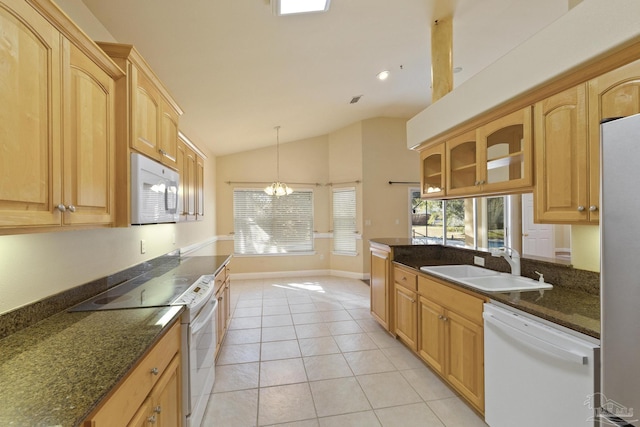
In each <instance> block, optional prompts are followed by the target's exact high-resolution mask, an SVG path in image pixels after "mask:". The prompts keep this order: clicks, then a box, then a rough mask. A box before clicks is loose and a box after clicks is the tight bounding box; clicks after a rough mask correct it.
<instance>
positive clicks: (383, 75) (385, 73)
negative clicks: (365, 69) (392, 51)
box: [376, 70, 390, 80]
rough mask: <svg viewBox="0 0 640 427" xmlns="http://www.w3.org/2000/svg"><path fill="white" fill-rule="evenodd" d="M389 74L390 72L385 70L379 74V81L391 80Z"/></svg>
mask: <svg viewBox="0 0 640 427" xmlns="http://www.w3.org/2000/svg"><path fill="white" fill-rule="evenodd" d="M389 74H390V73H389V70H384V71H381V72H379V73H378V75H377V76H376V77H378V80H387V79H388V78H389Z"/></svg>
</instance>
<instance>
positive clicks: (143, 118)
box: [130, 67, 161, 160]
mask: <svg viewBox="0 0 640 427" xmlns="http://www.w3.org/2000/svg"><path fill="white" fill-rule="evenodd" d="M130 76H131V80H132V81H133V82H135V87H134V89H133V91H134V94H133V97H132V101H133V105H132V107H131V108H132V114H133V120H132V122H133V123H132V124H133V135H134V136H133V138H132V139H131V148H133V149H134V150H136V151H138V152H140V153H142V154H145V155H147V156H148V157H151V158H152V159H158V160H159V159H160V155H159V151H158V150H159V149H160V132H159V130H160V127H159V126H160V114H161V112H160V111H161V110H160V108H161V107H160V102H161V101H160V92H158V89H157V88H156V87H155V85H154V84H153V83H152V82H151V80H149V78H148V77H147V76H146V75H145V74H144V72H142V71H141V70H139V69H137V68H135V67H132V68H131V71H130Z"/></svg>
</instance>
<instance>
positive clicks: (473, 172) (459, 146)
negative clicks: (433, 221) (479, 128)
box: [445, 130, 481, 196]
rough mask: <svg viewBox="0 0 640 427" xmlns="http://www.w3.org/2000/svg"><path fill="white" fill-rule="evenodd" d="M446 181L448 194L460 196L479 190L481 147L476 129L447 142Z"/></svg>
mask: <svg viewBox="0 0 640 427" xmlns="http://www.w3.org/2000/svg"><path fill="white" fill-rule="evenodd" d="M446 148H447V151H446V155H445V158H446V183H447V192H446V194H447V195H448V196H460V195H467V194H473V193H475V192H478V191H479V189H478V185H479V180H478V175H479V174H481V172H480V170H481V168H480V167H479V163H478V162H479V161H480V154H479V151H480V148H479V147H478V143H477V141H476V131H475V130H473V131H470V132H466V133H464V134H462V135H459V136H457V137H455V138H452V139H450V140H448V141H447V143H446Z"/></svg>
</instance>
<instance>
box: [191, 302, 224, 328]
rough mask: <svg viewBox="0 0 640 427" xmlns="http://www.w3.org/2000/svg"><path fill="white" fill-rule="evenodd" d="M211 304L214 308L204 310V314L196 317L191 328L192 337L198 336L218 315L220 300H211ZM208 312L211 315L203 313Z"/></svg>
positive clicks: (201, 313)
mask: <svg viewBox="0 0 640 427" xmlns="http://www.w3.org/2000/svg"><path fill="white" fill-rule="evenodd" d="M209 304H211V305H212V306H213V308H204V309H203V310H202V312H200V313H199V314H198V315H197V316H196V321H195V322H193V324H192V326H191V335H195V334H197V333H198V332H199V331H200V329H202V328H203V327H205V326H206V325H207V324H208V323H209V322H211V319H212V318H213V316H214V315H215V314H216V311H217V309H218V299H217V298H211V301H210V302H209ZM207 310H209V313H207V314H205V313H203V312H205V311H207ZM203 314H205V315H204V316H203Z"/></svg>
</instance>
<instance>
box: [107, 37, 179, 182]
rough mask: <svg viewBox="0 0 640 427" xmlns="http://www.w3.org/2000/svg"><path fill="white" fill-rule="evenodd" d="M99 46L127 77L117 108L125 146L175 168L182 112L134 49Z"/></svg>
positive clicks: (176, 166)
mask: <svg viewBox="0 0 640 427" xmlns="http://www.w3.org/2000/svg"><path fill="white" fill-rule="evenodd" d="M98 46H100V47H101V48H102V49H103V50H104V51H105V52H106V53H107V55H109V56H110V57H111V58H112V59H113V60H114V61H115V62H116V63H117V64H118V65H119V66H120V67H121V68H122V69H123V70H125V72H126V74H127V75H126V79H124V81H123V82H121V83H120V84H119V85H118V86H117V91H118V93H117V95H118V101H117V107H116V108H117V111H118V112H117V114H118V120H119V123H120V128H121V129H120V135H121V137H122V138H124V141H127V143H126V145H127V146H129V147H130V148H131V149H133V150H135V151H138V152H140V153H142V154H144V155H146V156H147V157H149V158H152V159H154V160H156V161H158V162H160V163H162V164H165V165H167V166H169V167H171V168H174V169H178V163H177V158H178V125H179V118H180V116H181V115H182V110H181V109H180V107H179V106H178V104H177V103H176V102H175V101H174V100H173V98H172V97H171V95H170V94H169V92H168V91H167V89H166V88H165V87H164V85H163V84H162V82H161V81H160V79H158V77H157V76H156V75H155V73H154V72H153V70H152V69H151V67H150V66H149V64H147V62H146V61H145V60H144V58H143V57H142V56H141V55H140V53H139V52H138V51H137V50H136V49H135V48H134V47H133V46H131V45H126V44H116V43H104V42H98ZM128 100H130V102H128ZM122 151H126V150H122ZM126 155H127V156H128V153H126ZM126 166H128V164H127V165H126ZM127 170H128V169H127Z"/></svg>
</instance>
